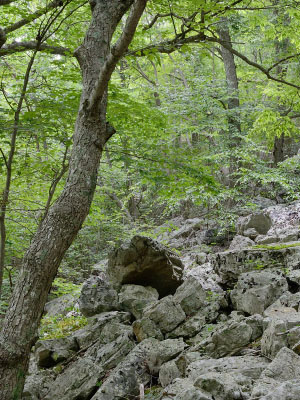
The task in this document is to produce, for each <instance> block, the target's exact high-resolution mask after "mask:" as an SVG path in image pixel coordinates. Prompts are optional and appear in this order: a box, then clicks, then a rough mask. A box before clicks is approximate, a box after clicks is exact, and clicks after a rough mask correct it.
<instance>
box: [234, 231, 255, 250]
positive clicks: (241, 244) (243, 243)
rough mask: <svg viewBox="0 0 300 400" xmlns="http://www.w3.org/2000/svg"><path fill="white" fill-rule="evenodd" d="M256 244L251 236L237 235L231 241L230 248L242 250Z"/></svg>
mask: <svg viewBox="0 0 300 400" xmlns="http://www.w3.org/2000/svg"><path fill="white" fill-rule="evenodd" d="M254 244H255V242H254V241H253V240H251V239H250V238H249V237H246V236H242V235H236V236H235V237H234V238H233V239H232V242H231V243H230V246H229V250H242V249H245V248H247V247H251V246H253V245H254Z"/></svg>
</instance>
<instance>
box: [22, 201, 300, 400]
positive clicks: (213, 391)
mask: <svg viewBox="0 0 300 400" xmlns="http://www.w3.org/2000/svg"><path fill="white" fill-rule="evenodd" d="M297 207H298V205H297ZM294 208H295V207H294ZM273 209H274V207H273V208H272V207H271V211H272V210H273ZM297 210H298V209H297ZM271 211H269V212H268V213H267V214H266V213H264V212H262V211H260V214H258V213H256V214H255V216H253V215H252V216H251V215H249V216H246V217H242V218H241V219H240V220H239V223H238V224H237V227H238V235H237V236H236V237H235V238H233V240H232V241H231V245H230V248H229V249H228V250H226V251H222V252H218V253H214V254H208V253H205V252H203V251H201V252H199V253H198V254H197V252H194V257H193V262H190V263H189V265H184V262H183V261H182V260H181V259H180V257H179V256H178V254H176V253H174V252H173V251H171V250H170V249H169V248H167V247H165V246H164V245H162V244H161V243H159V242H157V241H155V240H153V239H150V238H147V237H143V236H135V237H134V238H132V240H131V241H130V242H128V243H125V244H123V245H122V246H121V247H120V248H118V249H116V250H115V251H114V252H113V253H112V254H111V256H110V258H109V260H108V264H107V268H106V270H105V271H102V272H99V271H96V272H94V275H92V276H91V277H90V278H89V279H88V280H87V281H86V282H85V283H84V284H83V287H82V291H81V295H80V298H79V309H80V312H81V313H82V314H83V315H84V316H86V317H87V318H88V324H87V325H86V326H85V327H83V328H81V329H79V330H77V331H75V332H73V334H72V335H70V336H68V337H65V338H61V339H52V340H40V341H38V342H37V343H36V345H35V348H34V349H33V353H32V360H31V366H30V374H29V375H28V377H27V380H26V385H25V390H24V396H23V398H24V400H25V399H26V400H29V399H32V400H38V399H44V400H55V399H59V400H91V399H92V400H121V399H123V400H126V399H128V400H129V399H137V400H138V399H139V400H144V399H145V400H147V399H149V400H247V399H249V400H258V399H261V400H299V399H300V379H299V376H300V308H299V304H300V241H299V242H298V225H297V224H298V222H299V221H298V219H297V218H294V220H293V222H294V223H292V224H290V226H288V229H287V228H286V226H285V227H283V228H282V227H281V226H280V227H279V228H280V229H279V228H278V229H276V226H275V225H276V221H277V222H278V221H279V222H280V223H281V220H280V218H277V220H276V215H275V214H274V210H273V217H272V212H271ZM274 215H275V217H274ZM287 215H289V214H288V212H287ZM274 221H275V222H274ZM176 232H177V235H176ZM188 232H189V233H188ZM191 232H194V233H197V235H198V236H199V237H202V238H203V240H206V239H205V238H206V237H207V236H205V234H203V232H202V233H201V234H200V233H199V221H192V222H188V223H186V224H185V225H184V226H182V227H176V230H175V233H172V234H171V235H170V237H171V240H176V241H177V240H178V239H181V238H184V240H187V238H188V237H189V235H190V236H191ZM182 235H183V236H182ZM201 235H202V236H201ZM271 237H273V238H275V239H274V242H272V240H271V239H270V238H271ZM69 303H70V299H69V298H68V305H69ZM50 306H51V305H49V304H48V305H47V307H46V309H47V310H53V309H54V310H56V309H59V310H60V311H62V310H63V307H62V308H60V307H59V299H57V300H56V302H55V307H54V308H53V307H50ZM52 312H54V311H52Z"/></svg>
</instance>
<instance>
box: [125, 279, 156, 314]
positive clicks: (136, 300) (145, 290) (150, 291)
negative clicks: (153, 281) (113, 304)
mask: <svg viewBox="0 0 300 400" xmlns="http://www.w3.org/2000/svg"><path fill="white" fill-rule="evenodd" d="M158 296H159V295H158V291H157V290H156V289H154V288H152V287H150V286H147V287H145V286H140V285H123V286H122V288H121V291H120V293H119V303H120V305H121V308H122V309H123V310H124V311H128V312H130V313H131V314H132V315H133V316H134V317H135V318H136V319H139V318H141V317H142V313H143V309H144V308H145V307H146V306H148V305H150V304H152V303H154V302H156V301H157V300H158Z"/></svg>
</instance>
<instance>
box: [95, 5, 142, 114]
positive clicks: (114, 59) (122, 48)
mask: <svg viewBox="0 0 300 400" xmlns="http://www.w3.org/2000/svg"><path fill="white" fill-rule="evenodd" d="M146 4H147V0H135V2H134V3H133V5H132V7H131V10H130V13H129V16H128V18H127V20H126V24H125V28H124V30H123V32H122V34H121V36H120V38H119V39H118V41H117V42H116V44H115V45H114V46H113V47H112V48H111V51H110V54H109V55H108V56H107V59H106V61H105V63H104V65H103V67H102V69H101V71H100V74H99V77H98V79H97V82H96V84H95V88H94V90H93V91H92V93H91V95H90V98H89V102H88V110H89V111H92V110H93V109H94V108H95V107H97V105H98V104H99V101H100V100H101V98H102V96H103V94H104V92H105V90H106V89H107V84H108V81H109V79H110V77H111V75H112V73H113V71H114V69H115V67H116V65H117V63H118V61H119V60H120V59H121V58H122V57H123V55H124V54H125V52H126V51H127V49H128V46H129V44H130V43H131V41H132V39H133V36H134V34H135V31H136V27H137V25H138V23H139V20H140V18H141V16H142V14H143V12H144V9H145V7H146Z"/></svg>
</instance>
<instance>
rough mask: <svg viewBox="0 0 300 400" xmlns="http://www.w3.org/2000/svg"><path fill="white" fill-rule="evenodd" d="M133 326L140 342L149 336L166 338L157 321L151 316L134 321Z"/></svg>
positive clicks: (159, 338) (160, 338)
mask: <svg viewBox="0 0 300 400" xmlns="http://www.w3.org/2000/svg"><path fill="white" fill-rule="evenodd" d="M132 328H133V332H134V334H135V336H136V338H137V341H138V342H142V341H143V340H145V339H147V338H154V339H158V340H163V339H164V335H163V334H162V333H161V331H160V329H159V328H158V326H157V325H156V323H155V322H154V321H152V320H151V319H149V318H142V319H138V320H137V321H134V323H133V324H132Z"/></svg>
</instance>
